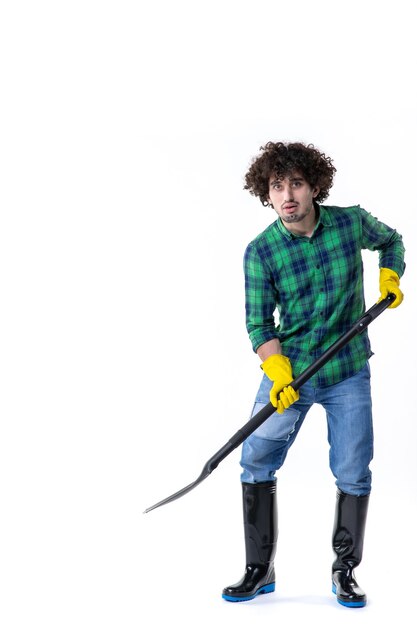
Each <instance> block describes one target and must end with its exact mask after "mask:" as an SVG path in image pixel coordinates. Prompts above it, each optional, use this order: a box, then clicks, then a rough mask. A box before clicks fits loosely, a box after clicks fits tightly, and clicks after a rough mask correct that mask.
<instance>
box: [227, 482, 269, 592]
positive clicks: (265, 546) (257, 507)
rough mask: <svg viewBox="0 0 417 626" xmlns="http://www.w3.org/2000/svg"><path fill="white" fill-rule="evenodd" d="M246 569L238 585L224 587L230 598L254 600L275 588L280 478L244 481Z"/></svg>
mask: <svg viewBox="0 0 417 626" xmlns="http://www.w3.org/2000/svg"><path fill="white" fill-rule="evenodd" d="M242 492H243V524H244V532H245V547H246V570H245V573H244V575H243V578H242V579H241V580H240V581H239V582H238V583H236V584H235V585H230V587H226V588H225V589H223V598H224V599H225V600H228V601H229V602H243V601H244V600H252V599H253V598H255V597H256V596H257V595H259V594H261V593H270V592H271V591H275V571H274V557H275V552H276V545H277V537H278V513H277V504H276V481H271V482H265V483H256V484H249V483H242Z"/></svg>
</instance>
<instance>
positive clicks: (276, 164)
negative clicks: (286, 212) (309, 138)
mask: <svg viewBox="0 0 417 626" xmlns="http://www.w3.org/2000/svg"><path fill="white" fill-rule="evenodd" d="M260 150H262V151H263V154H260V155H258V156H257V157H255V158H254V160H253V161H252V165H251V166H250V168H249V170H248V171H247V173H246V174H245V181H246V185H245V186H244V187H243V188H244V189H248V190H249V192H250V193H251V194H252V195H254V196H258V197H259V198H260V200H261V202H262V204H263V205H264V206H269V201H268V197H269V179H270V177H271V175H272V174H274V175H275V176H276V177H277V178H284V177H285V176H288V175H289V174H290V173H292V172H294V171H298V172H301V174H302V175H303V176H304V178H305V179H306V181H307V182H308V183H309V185H310V186H311V187H316V186H317V187H319V188H320V192H319V194H318V195H317V197H316V198H315V199H316V201H317V202H322V201H323V200H325V199H326V198H327V196H328V195H329V191H330V188H331V186H332V185H333V176H334V174H335V173H336V168H335V167H334V166H333V164H332V159H331V158H330V157H328V156H326V155H325V154H324V153H323V152H320V150H318V149H317V148H315V147H314V146H313V144H311V143H310V144H308V145H306V144H304V143H299V142H297V143H282V142H281V141H280V142H278V143H273V142H272V141H269V142H268V143H267V144H266V145H265V146H261V148H260Z"/></svg>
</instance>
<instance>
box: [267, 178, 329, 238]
mask: <svg viewBox="0 0 417 626" xmlns="http://www.w3.org/2000/svg"><path fill="white" fill-rule="evenodd" d="M319 192H320V189H319V188H318V187H314V188H312V187H310V185H309V183H308V182H307V181H306V180H305V178H304V177H303V175H302V174H301V172H292V173H291V174H289V175H288V176H285V177H284V178H277V177H276V176H275V175H274V174H272V175H271V176H270V178H269V201H270V203H271V204H272V206H273V207H274V209H275V211H276V212H277V213H278V215H279V217H280V218H281V219H282V221H283V222H285V224H286V225H287V226H289V227H290V225H291V224H294V223H298V222H301V221H303V220H305V219H306V218H308V216H309V215H310V213H311V211H312V210H313V199H314V198H315V197H316V196H317V195H318V194H319ZM290 230H291V227H290Z"/></svg>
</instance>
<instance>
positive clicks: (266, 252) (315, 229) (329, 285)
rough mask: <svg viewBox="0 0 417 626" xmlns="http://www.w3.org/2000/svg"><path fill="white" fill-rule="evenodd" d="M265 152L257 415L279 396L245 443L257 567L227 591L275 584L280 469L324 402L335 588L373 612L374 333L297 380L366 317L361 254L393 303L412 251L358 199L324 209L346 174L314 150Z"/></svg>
mask: <svg viewBox="0 0 417 626" xmlns="http://www.w3.org/2000/svg"><path fill="white" fill-rule="evenodd" d="M261 150H262V152H261V154H260V155H258V156H257V157H256V158H255V159H254V161H253V162H252V164H251V166H250V168H249V170H248V172H247V173H246V177H245V180H246V185H245V189H248V190H249V191H250V193H251V194H253V195H255V196H257V197H259V198H260V200H261V202H262V204H263V205H265V206H267V205H269V206H271V207H272V208H273V209H274V210H275V211H276V213H277V214H278V219H277V220H276V221H275V222H273V223H272V224H271V225H270V226H269V227H268V228H267V229H266V230H264V231H263V232H262V233H261V234H260V235H258V237H256V238H255V239H254V240H253V241H252V242H251V243H250V244H249V246H248V247H247V249H246V252H245V259H244V267H245V289H246V322H247V330H248V333H249V338H250V340H251V342H252V346H253V350H254V351H255V352H256V353H257V354H258V355H259V357H260V359H261V361H262V365H261V368H262V370H263V372H264V376H263V379H262V382H261V385H260V387H259V391H258V394H257V396H256V401H255V406H254V410H253V413H252V416H253V415H255V414H256V413H257V412H258V411H259V410H260V409H261V408H262V407H263V406H265V405H266V404H267V403H268V402H269V401H270V402H271V403H272V404H273V405H274V406H275V407H276V409H277V412H276V413H274V415H273V416H271V417H270V418H268V419H267V420H266V422H264V423H263V424H262V425H261V426H260V427H259V428H258V429H257V430H256V431H255V432H254V433H253V434H252V435H250V436H249V437H248V439H247V440H246V441H245V442H244V444H243V447H242V457H241V466H242V468H243V472H242V475H241V482H242V491H243V517H244V534H245V546H246V569H245V573H244V575H243V578H242V579H241V580H240V581H239V582H238V583H236V584H234V585H230V586H229V587H226V588H225V589H224V590H223V598H224V599H225V600H229V601H234V602H238V601H243V600H251V599H253V598H255V597H256V596H257V595H258V594H261V593H268V592H271V591H274V589H275V573H274V556H275V550H276V542H277V535H278V526H277V507H276V478H275V473H276V472H277V470H278V469H279V468H280V467H281V466H282V465H283V463H284V461H285V458H286V455H287V452H288V450H289V448H290V446H291V445H292V444H293V442H294V440H295V438H296V436H297V433H298V432H299V430H300V427H301V425H302V423H303V420H304V418H305V416H306V414H307V412H308V410H309V409H310V407H311V406H312V405H313V404H314V403H318V404H321V405H322V406H323V407H324V409H325V411H326V417H327V426H328V440H329V445H330V454H329V464H330V469H331V471H332V473H333V475H334V477H335V479H336V481H335V482H336V487H337V499H336V512H335V520H334V529H333V536H332V543H333V549H334V552H335V556H336V558H335V561H334V563H333V566H332V584H333V587H332V588H333V591H334V592H335V593H336V596H337V600H338V602H340V603H341V604H343V605H345V606H347V607H362V606H365V604H366V595H365V593H364V591H363V590H362V589H361V588H360V587H359V585H358V584H357V582H356V580H355V577H354V568H356V567H357V566H358V565H359V563H360V562H361V558H362V550H363V539H364V533H365V524H366V515H367V508H368V501H369V494H370V491H371V471H370V469H369V465H370V462H371V459H372V455H373V434H372V414H371V394H370V371H369V365H368V359H369V357H370V356H371V354H372V352H371V349H370V344H369V339H368V335H367V332H366V331H365V332H363V333H361V334H360V335H357V336H356V337H355V338H354V339H353V340H352V341H351V342H350V343H349V344H348V345H347V346H345V348H343V349H342V350H341V351H340V352H339V353H338V354H337V355H336V356H334V357H333V358H332V359H331V360H330V361H329V362H328V363H327V364H325V365H324V366H323V367H322V369H321V370H319V372H317V373H316V374H315V375H314V376H313V377H312V378H311V379H310V380H309V381H308V382H307V383H306V384H305V385H303V387H301V389H300V391H299V392H296V391H294V389H293V388H292V387H291V385H290V384H289V383H290V382H291V381H292V380H293V378H294V376H298V375H299V374H300V373H301V372H302V371H303V370H304V369H305V368H306V367H307V366H308V365H310V364H311V363H312V362H313V361H315V360H316V359H317V358H318V356H319V355H320V354H322V353H323V352H324V351H325V350H326V349H327V348H328V347H329V346H330V345H331V344H332V343H334V341H335V340H336V339H337V338H338V337H339V336H340V335H342V334H343V333H344V332H346V331H347V330H349V328H351V327H352V325H353V324H354V322H356V321H357V319H358V318H359V317H360V316H361V315H362V314H363V312H364V310H365V302H364V293H363V267H362V257H361V250H362V249H368V250H378V252H379V266H380V281H379V285H380V291H381V299H382V298H384V297H386V296H387V294H388V293H393V294H395V296H396V299H395V301H394V302H393V303H392V304H391V307H390V308H394V307H397V306H398V305H399V304H400V303H401V302H402V300H403V294H402V293H401V291H400V288H399V283H400V277H401V276H402V274H403V272H404V269H405V264H404V247H403V244H402V239H401V236H400V235H399V234H398V233H397V232H396V231H395V230H393V229H392V228H390V227H389V226H386V225H385V224H383V223H381V222H379V221H378V220H377V219H376V218H374V217H372V216H371V215H370V214H369V213H367V212H366V211H365V210H364V209H362V208H360V207H359V206H352V207H349V208H339V207H333V206H324V205H322V204H320V203H321V202H322V201H323V200H325V199H326V198H327V196H328V193H329V190H330V188H331V186H332V183H333V176H334V173H335V172H336V169H335V167H334V166H333V164H332V160H331V159H330V158H329V157H327V156H326V155H325V154H323V153H321V152H320V151H319V150H318V149H316V148H315V147H314V146H312V145H311V144H310V145H305V144H302V143H287V144H284V143H281V142H279V143H272V142H269V143H267V144H266V145H265V146H264V147H262V148H261ZM275 309H277V310H278V314H279V325H278V326H277V327H276V326H275V321H274V312H275ZM283 387H284V389H283Z"/></svg>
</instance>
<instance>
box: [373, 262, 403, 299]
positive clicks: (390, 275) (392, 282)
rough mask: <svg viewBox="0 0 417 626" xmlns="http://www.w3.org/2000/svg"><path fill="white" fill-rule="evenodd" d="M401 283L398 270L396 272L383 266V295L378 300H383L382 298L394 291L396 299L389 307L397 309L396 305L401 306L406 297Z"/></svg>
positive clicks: (381, 274) (381, 278) (380, 280)
mask: <svg viewBox="0 0 417 626" xmlns="http://www.w3.org/2000/svg"><path fill="white" fill-rule="evenodd" d="M399 285H400V277H399V276H398V274H397V272H394V270H390V269H388V268H387V267H381V269H380V270H379V290H380V292H381V297H380V299H379V300H378V302H381V300H383V299H384V298H386V297H387V295H388V294H389V293H393V294H394V295H395V300H394V302H393V303H392V304H390V305H389V307H388V308H389V309H395V307H397V306H400V304H401V302H402V301H403V299H404V294H403V292H402V291H401V289H400V287H399Z"/></svg>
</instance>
